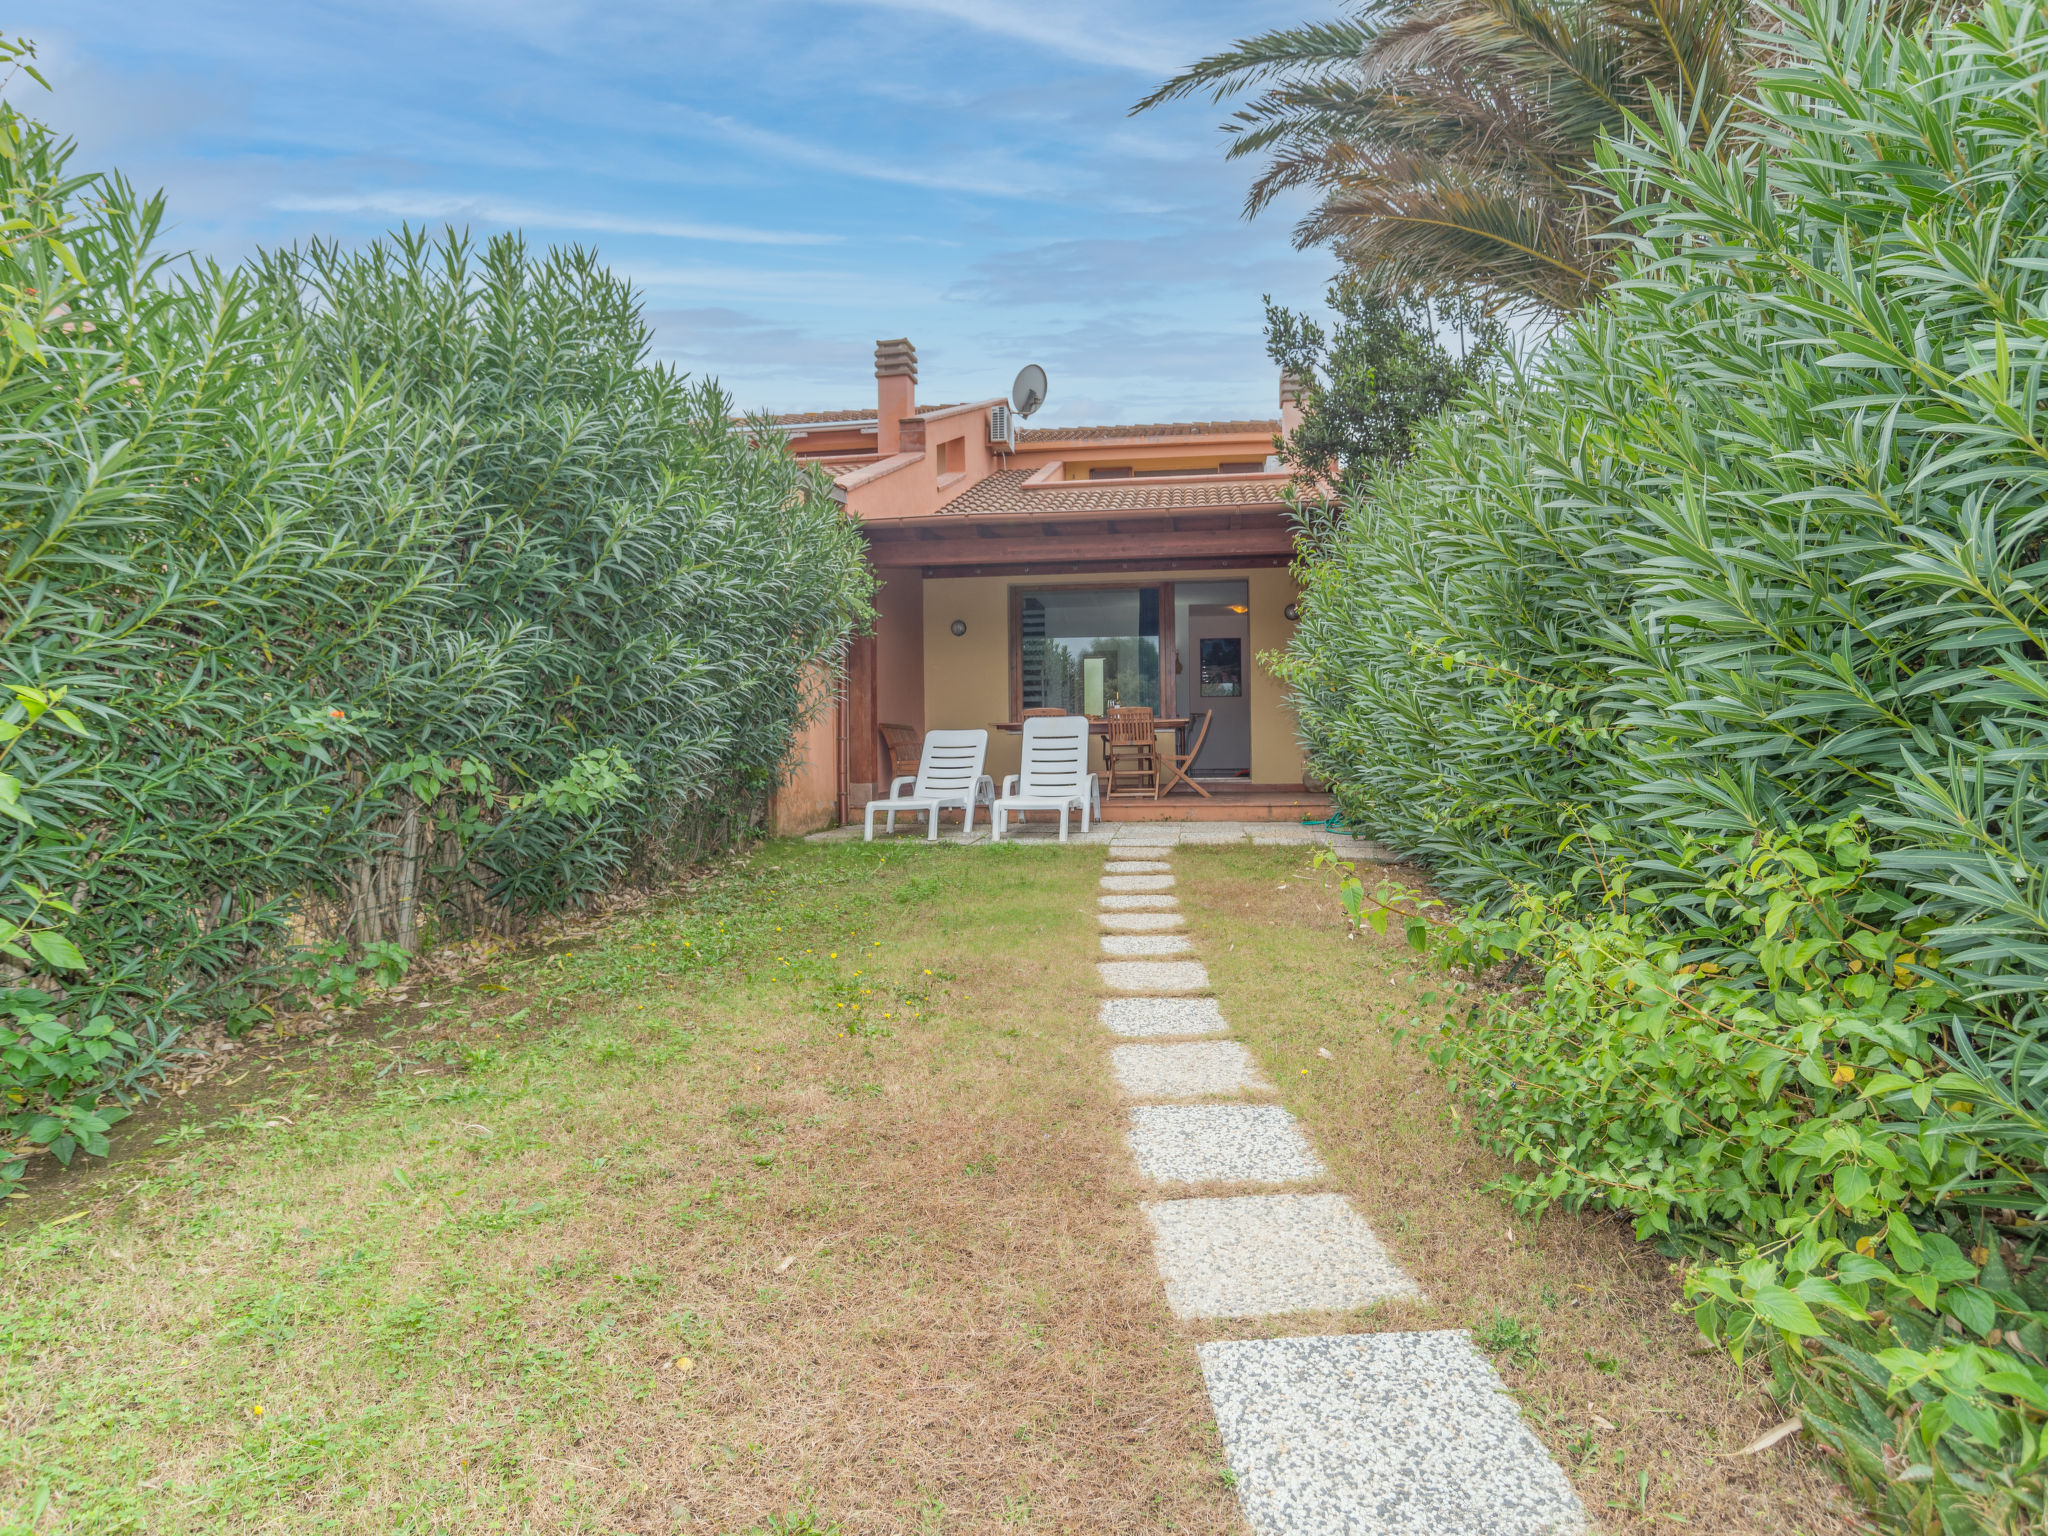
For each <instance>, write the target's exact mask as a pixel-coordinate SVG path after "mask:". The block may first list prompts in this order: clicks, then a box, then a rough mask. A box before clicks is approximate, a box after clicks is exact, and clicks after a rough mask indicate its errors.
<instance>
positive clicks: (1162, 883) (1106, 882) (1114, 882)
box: [1100, 875, 1173, 894]
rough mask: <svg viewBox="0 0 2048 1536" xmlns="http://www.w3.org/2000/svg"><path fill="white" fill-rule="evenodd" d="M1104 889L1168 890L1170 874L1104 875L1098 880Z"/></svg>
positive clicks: (1170, 887) (1132, 890)
mask: <svg viewBox="0 0 2048 1536" xmlns="http://www.w3.org/2000/svg"><path fill="white" fill-rule="evenodd" d="M1100 884H1101V886H1102V888H1103V889H1104V890H1105V891H1126V892H1130V893H1132V894H1136V893H1137V892H1139V891H1170V890H1172V889H1173V876H1171V875H1104V876H1103V877H1102V880H1101V882H1100Z"/></svg>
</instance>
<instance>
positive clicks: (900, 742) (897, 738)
mask: <svg viewBox="0 0 2048 1536" xmlns="http://www.w3.org/2000/svg"><path fill="white" fill-rule="evenodd" d="M875 729H876V730H878V731H880V732H881V733H882V751H883V752H884V753H886V754H887V755H888V758H889V779H890V781H891V782H892V783H893V782H894V781H895V780H897V779H915V778H916V777H917V757H918V753H917V732H916V731H914V730H912V729H911V728H910V727H909V726H907V725H878V726H876V727H875Z"/></svg>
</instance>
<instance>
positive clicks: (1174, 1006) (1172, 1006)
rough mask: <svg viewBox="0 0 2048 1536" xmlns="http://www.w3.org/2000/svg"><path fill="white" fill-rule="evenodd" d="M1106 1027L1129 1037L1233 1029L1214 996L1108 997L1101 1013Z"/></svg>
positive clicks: (1114, 1032)
mask: <svg viewBox="0 0 2048 1536" xmlns="http://www.w3.org/2000/svg"><path fill="white" fill-rule="evenodd" d="M1098 1017H1099V1018H1100V1019H1101V1020H1102V1025H1103V1028H1105V1029H1107V1030H1109V1031H1110V1033H1112V1034H1117V1035H1123V1036H1124V1037H1125V1038H1127V1039H1128V1038H1131V1037H1134V1036H1145V1035H1221V1034H1227V1033H1229V1030H1230V1026H1229V1025H1228V1024H1226V1023H1224V1022H1223V1010H1222V1009H1221V1008H1218V1007H1217V1006H1216V999H1215V998H1213V997H1106V998H1104V999H1103V1000H1102V1011H1101V1013H1100V1014H1099V1015H1098Z"/></svg>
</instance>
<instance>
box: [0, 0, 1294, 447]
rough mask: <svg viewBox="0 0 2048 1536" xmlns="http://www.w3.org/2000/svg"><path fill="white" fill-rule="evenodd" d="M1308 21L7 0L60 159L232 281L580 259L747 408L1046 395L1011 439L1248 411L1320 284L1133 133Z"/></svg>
mask: <svg viewBox="0 0 2048 1536" xmlns="http://www.w3.org/2000/svg"><path fill="white" fill-rule="evenodd" d="M1333 12H1334V6H1333V5H1330V4H1325V3H1320V0H1196V3H1184V4H1167V3H1163V0H1013V3H1008V4H1001V3H995V0H724V3H709V0H668V3H658V0H614V3H611V4H599V5H583V4H577V3H574V0H557V3H547V4H543V3H536V0H154V3H151V4H147V5H144V4H138V3H136V0H59V3H50V0H28V3H26V4H25V5H22V6H19V7H17V8H16V11H15V13H14V14H13V15H12V16H11V17H10V18H9V22H8V27H9V30H10V31H19V32H21V33H23V34H25V35H27V36H30V37H33V38H35V39H36V40H37V43H38V45H39V48H40V50H41V53H42V62H43V64H44V66H45V73H46V74H47V75H48V76H49V77H50V80H51V83H52V84H53V85H54V86H55V88H56V89H55V92H54V94H52V95H49V96H45V95H43V94H42V93H41V92H38V91H35V90H34V89H33V88H32V87H31V88H29V89H28V90H26V91H25V92H20V93H17V94H18V99H20V100H21V103H22V105H23V106H24V107H27V108H29V109H30V110H32V111H34V112H36V113H37V114H38V115H41V116H43V117H44V118H45V119H46V120H48V121H50V122H52V123H54V124H56V125H57V126H59V127H61V128H63V129H64V130H65V131H66V132H68V133H71V134H72V135H74V136H75V137H76V138H77V139H78V140H79V145H80V159H79V161H78V162H76V163H77V164H79V165H81V166H91V167H95V168H97V167H105V166H113V167H118V168H119V169H121V170H122V171H124V172H126V173H127V174H128V175H129V176H130V178H131V179H133V180H134V181H136V182H137V183H138V184H141V185H143V186H145V187H157V186H161V187H163V188H164V189H165V190H166V191H167V193H168V195H169V202H170V213H171V231H170V241H171V243H172V245H173V246H174V247H175V248H177V249H180V250H190V251H193V252H197V253H202V254H205V255H208V256H216V257H221V258H228V259H232V258H235V257H239V256H241V255H244V254H246V253H247V252H249V251H251V250H253V249H255V248H256V247H258V246H262V245H275V244H281V243H286V242H289V241H292V240H296V239H301V238H304V237H305V236H307V235H310V234H319V235H323V236H327V237H332V238H338V239H341V240H344V241H349V242H359V241H365V240H368V239H370V238H372V237H374V236H375V235H377V234H378V233H380V232H381V231H382V230H384V229H386V228H388V227H390V226H391V225H393V224H395V223H397V222H399V221H401V220H411V221H413V222H415V223H419V222H429V223H434V224H440V223H442V222H447V221H453V222H455V223H457V224H466V225H468V226H469V227H471V228H472V229H474V230H476V231H477V232H479V233H481V232H484V231H487V230H495V229H500V228H505V227H507V226H513V225H516V226H520V227H523V228H524V229H525V230H526V231H527V232H528V234H529V236H530V237H531V238H533V239H534V240H535V241H536V242H538V243H543V244H550V243H569V242H578V243H583V244H589V245H595V246H596V247H598V249H600V250H601V251H602V252H603V253H604V255H605V257H606V258H607V260H608V261H609V262H610V264H611V265H612V266H613V267H614V268H616V269H619V270H621V271H624V272H626V273H628V274H630V275H631V276H632V278H633V279H634V280H635V281H636V282H637V283H638V284H639V286H640V287H641V288H642V289H643V290H644V292H645V294H646V300H647V307H648V311H649V313H650V316H651V317H652V318H653V320H654V322H655V325H656V330H657V338H658V339H657V350H658V353H659V355H660V356H662V357H664V358H666V359H669V360H671V361H673V362H675V363H677V364H678V365H679V366H682V367H685V368H688V369H690V370H692V371H693V372H698V373H712V374H716V375H717V376H718V377H719V378H720V379H722V380H723V381H724V382H725V384H726V386H727V388H729V389H730V390H731V391H732V392H733V394H734V396H735V397H736V398H737V400H738V402H739V404H740V405H741V406H742V407H746V408H755V407H764V408H769V409H776V410H801V409H830V408H835V407H851V406H860V405H867V404H871V403H872V402H873V399H874V395H873V382H872V373H871V356H872V347H873V343H874V340H875V338H877V337H882V336H901V335H908V336H909V337H911V338H912V340H914V341H915V342H916V343H917V345H918V351H919V356H920V361H921V368H922V378H921V381H920V385H919V398H920V399H923V400H926V401H931V402H937V401H941V400H959V399H972V398H978V397H983V396H987V395H992V394H999V393H1001V392H1003V391H1004V390H1005V389H1006V388H1007V387H1008V384H1009V380H1010V378H1011V376H1012V375H1013V374H1014V373H1015V371H1016V369H1017V368H1018V367H1019V366H1020V365H1021V364H1023V363H1026V362H1037V363H1041V364H1043V365H1044V366H1045V368H1046V369H1047V371H1048V372H1049V373H1050V374H1051V377H1052V389H1051V393H1050V397H1049V399H1048V401H1047V404H1046V407H1045V410H1044V412H1043V413H1042V415H1041V416H1040V417H1039V423H1040V424H1069V425H1071V424H1075V423H1082V422H1101V421H1149V420H1161V419H1169V420H1171V419H1180V420H1186V419H1190V418H1197V419H1199V418H1204V417H1212V416H1213V417H1237V416H1269V415H1272V414H1274V413H1275V410H1276V406H1275V396H1276V392H1277V386H1276V380H1275V375H1274V370H1273V367H1272V365H1271V363H1270V362H1268V360H1267V359H1266V356H1265V351H1264V347H1263V345H1262V341H1261V323H1260V322H1261V314H1260V305H1259V297H1260V295H1261V294H1262V293H1268V292H1270V293H1272V294H1273V295H1274V296H1275V297H1276V298H1279V299H1282V300H1283V301H1285V302H1289V303H1293V304H1297V305H1299V304H1302V303H1307V302H1313V301H1314V300H1315V299H1316V298H1317V296H1318V295H1319V294H1320V293H1321V291H1322V288H1323V285H1324V282H1325V280H1326V278H1327V276H1328V275H1329V273H1330V271H1331V270H1332V266H1333V263H1332V261H1331V258H1330V257H1329V256H1328V255H1327V254H1325V253H1323V252H1317V251H1311V252H1307V253H1302V252H1297V251H1294V250H1293V249H1292V248H1291V246H1290V245H1289V242H1288V230H1289V227H1290V225H1291V224H1292V222H1293V218H1294V216H1295V213H1296V211H1297V210H1294V209H1292V208H1288V207H1283V208H1281V209H1279V210H1276V211H1275V212H1272V213H1268V214H1266V215H1264V216H1263V217H1262V218H1261V219H1260V220H1258V221H1257V222H1256V223H1251V224H1247V223H1246V222H1245V221H1244V220H1243V219H1242V218H1241V217H1240V216H1239V207H1240V204H1241V201H1242V198H1243V194H1244V188H1245V185H1246V182H1247V180H1248V178H1249V176H1250V174H1251V173H1250V170H1249V168H1248V167H1247V166H1246V165H1244V164H1242V163H1239V164H1234V165H1233V164H1228V163H1226V162H1225V161H1224V160H1223V158H1222V155H1221V151H1220V145H1221V140H1220V137H1219V135H1218V134H1217V132H1216V124H1217V123H1218V122H1219V121H1220V120H1221V117H1222V113H1221V111H1220V110H1219V109H1218V108H1217V107H1215V106H1214V105H1212V104H1208V103H1194V104H1187V105H1177V106H1175V107H1172V108H1168V109H1165V110H1161V111H1155V112H1152V113H1148V114H1146V115H1145V116H1143V117H1140V118H1136V119H1132V118H1129V117H1127V116H1126V115H1125V113H1126V109H1127V108H1128V107H1129V106H1130V104H1131V103H1132V102H1133V101H1135V100H1136V99H1137V98H1138V97H1139V96H1141V95H1143V94H1144V93H1145V92H1146V91H1147V90H1149V89H1150V88H1151V87H1152V85H1154V84H1155V83H1156V82H1157V81H1159V80H1160V79H1163V78H1164V77H1165V76H1166V75H1168V74H1170V73H1172V72H1173V71H1174V70H1175V69H1176V68H1177V67H1179V66H1181V65H1183V64H1185V63H1187V62H1189V61H1191V60H1193V59H1195V58H1197V57H1199V56H1201V55H1202V54H1205V53H1208V52H1211V51H1214V50H1215V49H1216V48H1218V47H1221V46H1223V45H1226V44H1228V43H1229V42H1230V41H1231V40H1233V39H1234V38H1236V37H1239V36H1243V35H1245V34H1246V33H1248V32H1252V31H1257V30H1260V29H1262V28H1264V27H1267V26H1272V25H1280V24H1286V23H1289V22H1296V21H1303V20H1308V19H1310V18H1312V17H1313V18H1318V19H1320V18H1321V17H1322V16H1324V15H1326V14H1331V13H1333Z"/></svg>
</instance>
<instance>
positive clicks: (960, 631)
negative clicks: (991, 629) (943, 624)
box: [953, 619, 967, 635]
mask: <svg viewBox="0 0 2048 1536" xmlns="http://www.w3.org/2000/svg"><path fill="white" fill-rule="evenodd" d="M953 633H954V634H956V635H964V634H966V633H967V621H966V620H965V619H955V620H954V621H953Z"/></svg>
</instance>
